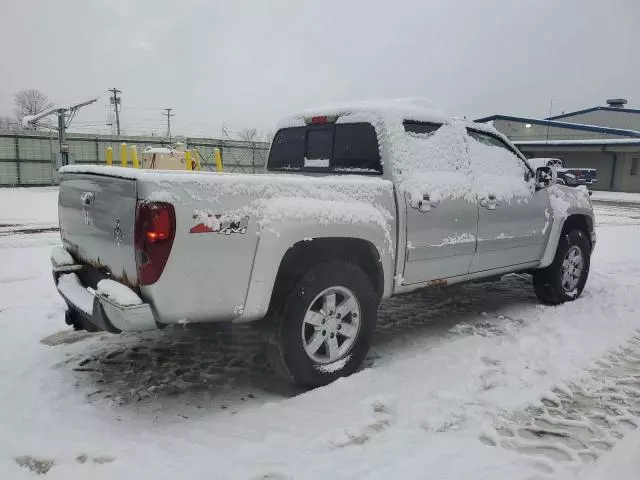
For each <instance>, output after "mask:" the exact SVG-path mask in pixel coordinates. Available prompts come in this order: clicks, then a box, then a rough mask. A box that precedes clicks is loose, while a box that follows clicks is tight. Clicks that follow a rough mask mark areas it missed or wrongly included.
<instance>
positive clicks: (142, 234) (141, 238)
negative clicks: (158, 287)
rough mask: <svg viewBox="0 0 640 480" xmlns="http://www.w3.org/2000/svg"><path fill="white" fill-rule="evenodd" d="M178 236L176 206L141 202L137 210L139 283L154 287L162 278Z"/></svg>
mask: <svg viewBox="0 0 640 480" xmlns="http://www.w3.org/2000/svg"><path fill="white" fill-rule="evenodd" d="M175 234H176V213H175V210H174V208H173V205H171V204H170V203H164V202H149V203H146V202H140V203H138V207H137V209H136V227H135V250H136V267H137V269H138V282H139V283H140V285H151V284H153V283H155V282H156V281H157V280H158V279H159V278H160V275H162V271H163V270H164V267H165V265H166V264H167V260H168V259H169V253H171V247H172V246H173V239H174V238H175Z"/></svg>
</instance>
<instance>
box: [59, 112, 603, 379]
mask: <svg viewBox="0 0 640 480" xmlns="http://www.w3.org/2000/svg"><path fill="white" fill-rule="evenodd" d="M60 174H61V182H60V196H59V214H60V232H61V237H62V242H63V247H58V248H56V249H54V251H53V253H52V258H51V260H52V264H53V272H54V278H55V281H56V285H57V287H58V290H59V292H60V294H61V295H62V297H63V298H64V299H65V301H66V302H67V304H68V307H69V310H68V312H67V323H69V324H71V325H73V326H74V327H76V328H86V329H88V330H105V331H109V332H113V333H119V332H123V331H125V332H126V331H140V330H146V329H154V328H161V327H163V326H166V325H171V324H176V323H181V322H185V321H187V322H215V321H231V322H250V321H256V320H261V319H264V320H263V321H264V323H265V325H267V326H268V329H269V331H270V347H271V353H272V355H271V357H272V360H273V361H274V364H275V365H276V366H277V367H278V368H280V369H281V371H283V372H284V373H285V374H286V375H287V376H288V377H289V378H291V379H293V380H294V381H295V382H297V383H298V384H300V385H303V386H306V387H315V386H319V385H324V384H326V383H329V382H331V381H333V380H335V379H336V378H338V377H340V376H344V375H349V374H351V373H353V372H355V371H356V370H357V369H358V367H359V366H360V365H361V363H362V361H363V360H364V358H365V356H366V354H367V351H368V350H369V345H370V343H371V338H372V334H373V331H374V328H375V324H376V311H377V307H378V304H379V303H380V301H381V300H382V299H385V298H388V297H390V296H393V295H399V294H402V293H407V292H411V291H414V290H417V289H422V288H426V287H434V286H443V285H451V284H455V283H460V282H469V281H477V280H483V279H485V280H486V279H488V278H499V277H500V276H501V275H503V274H506V273H511V272H529V273H532V274H533V280H534V281H533V284H534V288H535V292H536V294H537V295H538V297H539V298H540V299H541V300H542V301H543V302H545V303H550V304H559V303H562V302H565V301H569V300H574V299H576V298H577V297H578V296H579V295H580V294H581V292H582V289H583V288H584V286H585V283H586V281H587V276H588V272H589V261H590V255H591V252H592V249H593V247H594V245H595V241H596V237H595V232H594V217H593V211H592V208H591V203H590V200H589V197H588V195H587V194H586V190H585V189H580V188H566V187H562V186H559V185H555V184H551V182H550V180H549V179H550V178H551V170H550V168H549V167H547V166H546V165H545V166H542V167H540V168H538V169H537V171H534V170H533V169H532V168H531V167H530V165H529V164H528V162H527V160H526V159H525V157H524V156H523V155H522V154H521V153H520V152H519V151H518V150H517V149H516V148H515V147H514V146H513V145H512V144H511V143H510V142H509V141H508V140H507V139H506V138H505V137H504V136H502V135H501V134H499V133H498V132H497V131H495V130H494V129H492V128H490V127H488V126H486V125H483V124H474V123H471V122H468V121H463V120H456V119H451V118H447V117H444V116H442V115H440V114H438V113H436V112H434V111H433V110H430V109H428V108H423V107H422V106H421V105H420V104H418V103H416V102H415V101H395V102H388V103H368V104H357V105H351V106H345V107H339V108H329V109H321V110H314V111H310V112H305V113H302V114H299V115H293V116H291V117H288V118H286V119H284V120H283V121H282V122H281V123H280V126H279V129H278V131H277V133H276V135H275V137H274V140H273V143H272V146H271V150H270V153H269V158H268V162H267V165H266V174H264V175H242V174H216V173H208V172H207V173H204V172H203V173H200V172H184V171H144V170H135V169H126V168H118V167H100V166H82V165H74V166H68V167H64V168H62V169H61V171H60Z"/></svg>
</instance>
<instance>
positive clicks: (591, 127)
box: [475, 107, 640, 138]
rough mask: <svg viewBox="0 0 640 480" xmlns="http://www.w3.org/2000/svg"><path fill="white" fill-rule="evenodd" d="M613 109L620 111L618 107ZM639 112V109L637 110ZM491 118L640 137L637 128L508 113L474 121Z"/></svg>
mask: <svg viewBox="0 0 640 480" xmlns="http://www.w3.org/2000/svg"><path fill="white" fill-rule="evenodd" d="M602 108H605V107H602ZM613 110H617V111H620V110H621V109H619V108H614V109H613ZM638 112H640V110H638ZM493 120H507V121H512V122H520V123H530V124H532V125H544V126H549V127H556V128H566V129H569V130H582V131H585V132H594V133H604V134H608V135H620V136H622V137H637V138H640V132H638V131H637V130H626V129H623V128H609V127H600V126H597V125H585V124H581V123H570V122H558V121H555V120H548V119H539V118H526V117H513V116H510V115H491V116H490V117H484V118H478V119H476V120H475V121H476V122H478V123H486V122H491V121H493Z"/></svg>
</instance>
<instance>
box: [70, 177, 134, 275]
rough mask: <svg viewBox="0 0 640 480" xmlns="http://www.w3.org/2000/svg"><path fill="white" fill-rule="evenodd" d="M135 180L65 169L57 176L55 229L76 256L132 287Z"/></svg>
mask: <svg viewBox="0 0 640 480" xmlns="http://www.w3.org/2000/svg"><path fill="white" fill-rule="evenodd" d="M136 204H137V192H136V181H135V180H133V179H127V178H117V177H110V176H107V175H93V174H87V173H64V174H63V175H62V177H61V181H60V193H59V197H58V214H59V218H60V235H61V237H62V242H63V244H64V246H65V248H66V249H67V250H68V251H69V252H70V253H71V254H72V255H73V256H74V257H75V259H76V261H79V262H81V263H83V264H86V265H90V266H92V267H94V268H97V269H98V270H101V271H103V272H104V273H106V274H108V275H109V276H111V277H113V278H114V279H116V280H118V281H120V282H122V283H124V284H126V285H129V286H130V287H136V286H137V283H138V280H137V272H136V262H135V248H134V227H135V215H136Z"/></svg>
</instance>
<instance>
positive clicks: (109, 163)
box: [104, 147, 113, 167]
mask: <svg viewBox="0 0 640 480" xmlns="http://www.w3.org/2000/svg"><path fill="white" fill-rule="evenodd" d="M104 160H105V161H106V162H107V166H108V167H110V166H112V165H113V148H111V147H107V151H106V152H104Z"/></svg>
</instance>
